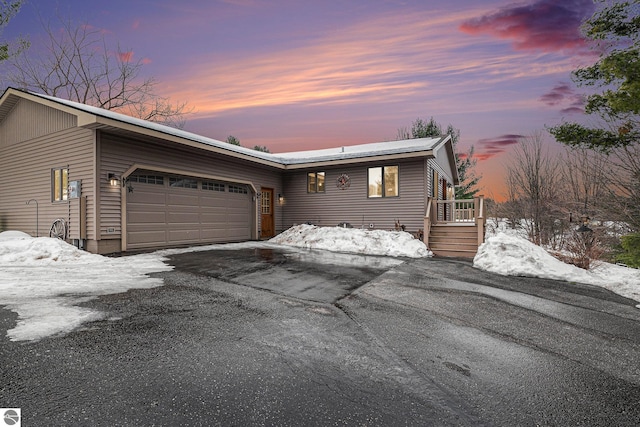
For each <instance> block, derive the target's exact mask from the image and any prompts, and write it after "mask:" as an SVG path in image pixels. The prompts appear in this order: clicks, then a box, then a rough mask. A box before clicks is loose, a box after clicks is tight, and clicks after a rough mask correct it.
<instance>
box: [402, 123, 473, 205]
mask: <svg viewBox="0 0 640 427" xmlns="http://www.w3.org/2000/svg"><path fill="white" fill-rule="evenodd" d="M445 134H448V135H451V143H452V145H453V152H454V154H455V158H456V168H457V169H458V179H459V180H460V184H459V185H458V186H457V187H456V199H458V200H463V199H472V198H473V197H475V195H476V193H478V188H476V186H477V185H478V181H480V177H478V176H476V175H475V173H474V170H473V168H474V167H475V166H476V164H477V162H478V160H477V159H475V158H474V157H473V153H474V147H473V146H471V148H469V151H467V152H466V153H458V152H457V150H456V148H457V144H458V141H459V140H460V130H458V129H455V128H454V127H453V126H452V125H448V126H447V130H446V132H444V133H443V132H442V126H440V124H439V123H438V122H436V121H435V119H434V118H433V117H431V118H430V119H429V121H428V122H425V121H424V120H422V119H420V118H418V119H416V120H415V121H414V122H413V123H412V124H411V129H409V130H407V129H406V128H403V129H398V137H397V138H398V140H403V139H417V138H429V137H440V136H442V135H445Z"/></svg>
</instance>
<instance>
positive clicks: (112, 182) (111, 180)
mask: <svg viewBox="0 0 640 427" xmlns="http://www.w3.org/2000/svg"><path fill="white" fill-rule="evenodd" d="M118 184H120V180H119V179H118V177H117V176H116V174H114V173H109V185H111V186H112V187H117V186H118Z"/></svg>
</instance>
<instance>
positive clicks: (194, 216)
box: [167, 211, 200, 224]
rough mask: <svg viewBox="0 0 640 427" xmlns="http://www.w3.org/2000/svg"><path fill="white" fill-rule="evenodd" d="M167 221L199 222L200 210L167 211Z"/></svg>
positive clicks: (179, 222)
mask: <svg viewBox="0 0 640 427" xmlns="http://www.w3.org/2000/svg"><path fill="white" fill-rule="evenodd" d="M167 222H168V223H169V224H199V223H200V215H199V214H198V212H172V211H170V212H167Z"/></svg>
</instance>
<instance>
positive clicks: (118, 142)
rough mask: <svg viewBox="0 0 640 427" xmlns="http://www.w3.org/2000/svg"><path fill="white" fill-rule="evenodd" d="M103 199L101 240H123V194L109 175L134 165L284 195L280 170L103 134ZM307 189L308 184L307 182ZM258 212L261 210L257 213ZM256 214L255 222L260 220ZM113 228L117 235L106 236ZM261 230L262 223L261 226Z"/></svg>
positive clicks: (278, 222) (277, 219)
mask: <svg viewBox="0 0 640 427" xmlns="http://www.w3.org/2000/svg"><path fill="white" fill-rule="evenodd" d="M100 144H101V154H100V166H99V168H100V169H99V176H100V197H101V227H100V228H101V238H103V239H109V238H118V239H119V238H121V193H120V189H119V188H113V187H111V186H110V185H109V183H108V180H107V176H108V173H109V172H112V173H115V174H116V175H117V176H122V174H123V173H124V172H126V171H127V170H128V169H129V168H130V167H131V166H133V165H134V164H143V165H147V166H151V168H153V166H156V167H158V168H160V169H174V170H178V171H183V172H184V174H185V175H186V176H189V175H192V176H196V177H197V176H212V175H213V176H217V177H224V178H226V179H228V180H229V181H232V182H233V181H234V180H238V181H241V182H246V181H249V182H251V183H252V184H253V186H254V187H255V189H256V191H258V192H260V188H261V187H269V188H273V189H274V193H275V195H276V196H277V194H278V193H282V179H281V174H280V172H279V171H278V170H274V169H272V168H268V167H266V166H261V165H257V164H255V163H250V162H244V161H242V160H236V159H230V158H229V157H225V156H222V155H219V154H216V153H211V152H207V151H204V150H198V149H194V148H189V147H182V146H176V145H170V144H167V143H154V142H143V141H139V140H134V139H129V138H126V137H122V136H119V135H113V134H108V133H106V132H103V133H101V136H100ZM305 186H306V182H305ZM274 207H275V212H274V220H275V223H276V229H277V230H281V228H282V224H281V219H282V212H281V206H279V205H278V204H277V203H275V206H274ZM257 212H258V211H257ZM259 219H260V215H257V219H256V221H259ZM108 229H114V233H107V230H108ZM258 229H259V224H258Z"/></svg>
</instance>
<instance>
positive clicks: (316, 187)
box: [307, 172, 325, 193]
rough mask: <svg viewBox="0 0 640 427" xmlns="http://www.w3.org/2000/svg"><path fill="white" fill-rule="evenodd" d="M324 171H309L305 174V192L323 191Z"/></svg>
mask: <svg viewBox="0 0 640 427" xmlns="http://www.w3.org/2000/svg"><path fill="white" fill-rule="evenodd" d="M324 181H325V180H324V172H309V173H308V174H307V193H324V188H325V185H324Z"/></svg>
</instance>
